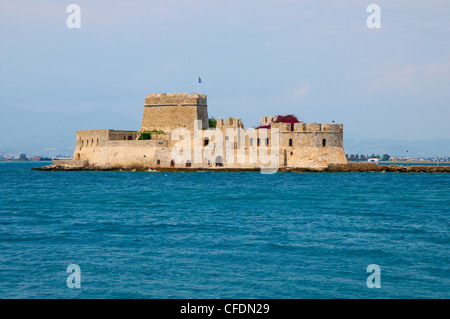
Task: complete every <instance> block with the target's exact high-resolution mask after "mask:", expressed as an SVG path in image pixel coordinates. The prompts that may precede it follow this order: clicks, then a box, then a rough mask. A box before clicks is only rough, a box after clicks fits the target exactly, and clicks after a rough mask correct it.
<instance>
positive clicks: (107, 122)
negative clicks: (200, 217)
mask: <svg viewBox="0 0 450 319" xmlns="http://www.w3.org/2000/svg"><path fill="white" fill-rule="evenodd" d="M0 114H1V117H0V153H6V154H21V153H25V154H27V155H41V156H56V155H58V154H61V155H72V153H73V151H74V149H75V138H76V131H77V130H92V129H117V130H122V129H123V130H139V127H140V121H139V120H136V119H132V118H130V117H127V116H125V115H123V114H121V113H117V112H113V111H110V110H95V111H92V112H87V113H83V114H77V115H73V114H67V113H62V112H56V111H51V112H39V111H33V110H24V109H20V108H5V107H2V108H1V111H0ZM344 150H345V153H347V154H369V155H370V154H372V153H373V154H379V155H383V154H389V155H391V156H422V157H429V156H432V157H435V156H439V157H444V156H450V139H436V140H429V141H404V140H395V139H377V138H367V137H363V136H359V135H357V134H353V133H351V132H344ZM406 151H408V152H406Z"/></svg>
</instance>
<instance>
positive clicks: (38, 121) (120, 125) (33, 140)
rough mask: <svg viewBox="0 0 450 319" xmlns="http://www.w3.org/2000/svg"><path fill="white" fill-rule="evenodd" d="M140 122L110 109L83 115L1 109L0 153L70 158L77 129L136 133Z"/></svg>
mask: <svg viewBox="0 0 450 319" xmlns="http://www.w3.org/2000/svg"><path fill="white" fill-rule="evenodd" d="M139 127H140V122H139V121H137V120H134V119H131V118H128V117H126V116H124V115H123V114H120V113H116V112H111V111H109V110H95V111H92V112H87V113H82V114H76V115H73V114H66V113H62V112H55V111H51V112H39V111H33V110H24V109H20V108H5V107H2V108H1V117H0V152H3V153H10V154H21V153H25V154H27V155H45V156H55V155H57V154H62V155H66V154H67V155H72V153H73V151H74V149H75V139H76V131H77V130H92V129H118V130H120V129H124V130H139Z"/></svg>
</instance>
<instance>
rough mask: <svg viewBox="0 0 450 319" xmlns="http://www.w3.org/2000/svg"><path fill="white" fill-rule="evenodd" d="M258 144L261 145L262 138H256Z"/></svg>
mask: <svg viewBox="0 0 450 319" xmlns="http://www.w3.org/2000/svg"><path fill="white" fill-rule="evenodd" d="M256 145H257V146H259V145H261V139H260V138H258V139H257V140H256Z"/></svg>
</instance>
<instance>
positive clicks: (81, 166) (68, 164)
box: [32, 161, 450, 173]
mask: <svg viewBox="0 0 450 319" xmlns="http://www.w3.org/2000/svg"><path fill="white" fill-rule="evenodd" d="M32 170H34V171H158V172H171V171H172V172H180V171H188V172H195V171H220V172H259V171H260V169H259V168H257V169H255V168H251V169H236V168H160V167H96V166H91V165H89V164H88V162H87V161H60V162H56V163H53V164H51V165H47V166H43V167H35V168H33V169H32ZM278 172H298V173H300V172H333V173H337V172H343V173H346V172H348V173H349V172H381V173H385V172H392V173H450V166H403V165H378V164H376V163H348V164H330V165H328V167H317V168H298V167H297V168H293V167H292V168H290V167H282V168H279V169H278Z"/></svg>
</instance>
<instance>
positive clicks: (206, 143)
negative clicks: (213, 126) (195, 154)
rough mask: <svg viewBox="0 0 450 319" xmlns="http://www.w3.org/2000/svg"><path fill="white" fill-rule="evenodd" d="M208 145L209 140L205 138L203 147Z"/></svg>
mask: <svg viewBox="0 0 450 319" xmlns="http://www.w3.org/2000/svg"><path fill="white" fill-rule="evenodd" d="M208 144H209V138H205V139H204V140H203V146H208Z"/></svg>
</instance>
